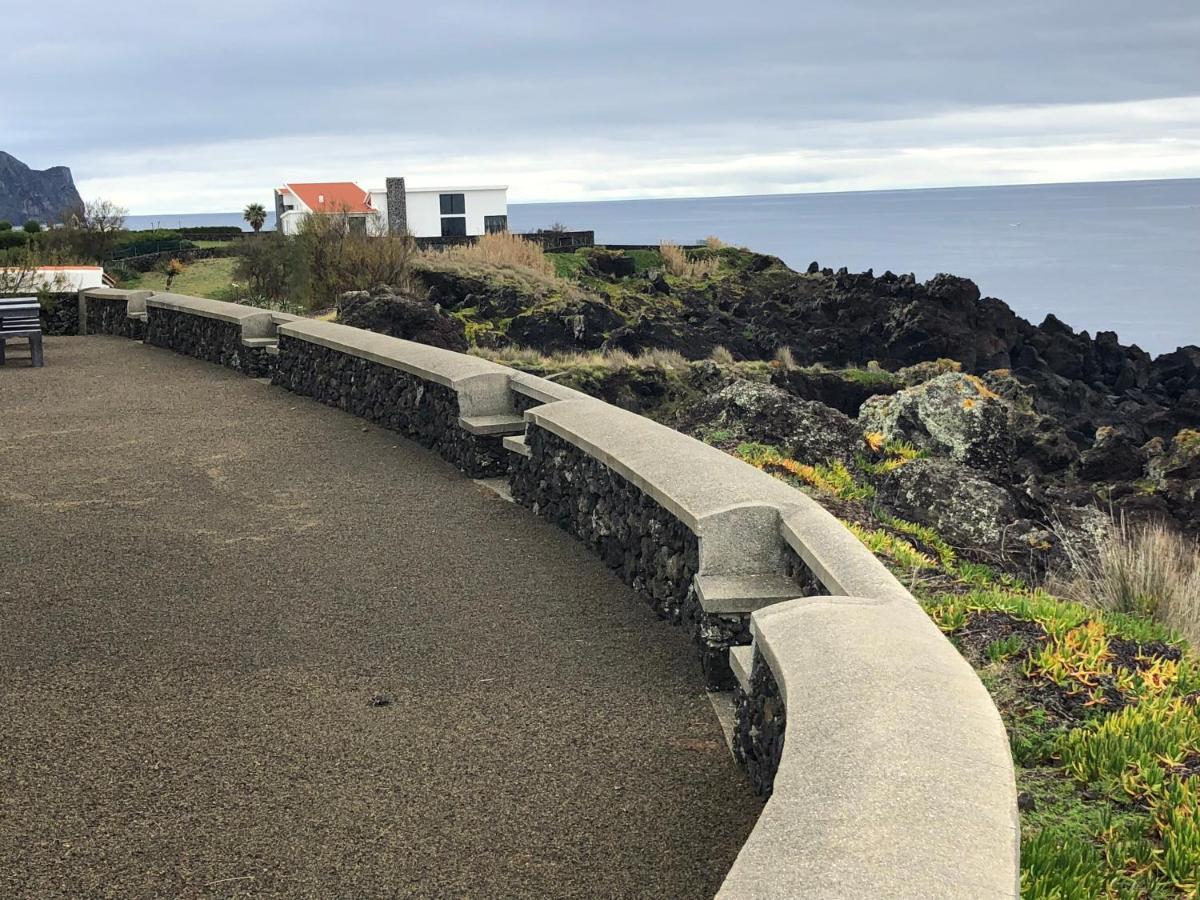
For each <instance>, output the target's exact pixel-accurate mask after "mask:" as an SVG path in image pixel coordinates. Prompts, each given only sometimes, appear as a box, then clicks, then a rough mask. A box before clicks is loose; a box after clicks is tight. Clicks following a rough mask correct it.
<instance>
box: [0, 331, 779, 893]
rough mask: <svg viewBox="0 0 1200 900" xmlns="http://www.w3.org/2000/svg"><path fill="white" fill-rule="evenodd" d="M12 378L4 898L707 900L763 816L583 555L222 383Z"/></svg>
mask: <svg viewBox="0 0 1200 900" xmlns="http://www.w3.org/2000/svg"><path fill="white" fill-rule="evenodd" d="M18 356H19V353H13V354H11V356H10V362H9V365H8V366H7V367H5V368H3V369H0V474H2V478H0V897H4V898H9V897H37V898H47V897H104V896H112V897H122V898H125V897H240V896H278V897H356V898H358V897H408V896H413V897H451V896H474V897H501V896H506V897H507V896H513V897H515V896H539V897H634V896H644V897H675V896H678V897H704V896H710V895H711V894H712V893H713V892H714V891H715V890H716V888H717V887H718V886H719V884H720V882H721V879H722V877H723V875H724V873H725V872H726V871H727V869H728V867H729V865H730V864H731V863H732V861H733V858H734V856H735V855H736V853H737V849H738V847H739V846H740V845H741V844H742V842H743V841H744V840H745V838H746V835H747V834H748V833H749V830H750V828H751V827H752V826H753V823H754V820H755V818H756V817H757V815H758V812H759V810H760V808H761V807H760V804H759V803H758V801H757V800H755V799H754V798H753V796H752V794H751V792H750V790H749V787H748V785H747V782H746V780H745V778H744V777H743V775H742V774H741V772H740V771H739V770H738V769H737V767H736V765H735V764H734V762H733V761H732V759H731V758H730V756H729V753H728V751H727V750H726V748H725V746H724V743H723V741H722V738H721V734H720V730H719V727H718V725H717V722H716V720H715V718H714V716H713V713H712V709H711V707H710V705H709V703H708V700H707V698H706V697H705V694H704V691H703V689H702V687H701V681H700V675H699V670H698V667H697V664H696V661H695V658H694V655H693V650H692V648H691V646H690V645H689V643H688V642H687V641H686V640H685V638H684V636H683V634H682V633H681V632H680V631H679V630H677V629H672V628H671V627H670V626H667V625H665V624H663V623H661V622H659V621H657V620H656V619H655V618H654V617H653V616H652V614H651V613H650V612H649V611H648V610H647V608H646V607H645V605H644V603H643V602H642V601H641V600H640V599H639V598H637V597H636V596H635V595H633V594H632V593H631V592H630V590H629V589H628V588H626V587H625V586H624V585H623V584H621V583H620V582H619V581H617V580H616V579H615V578H614V577H613V576H612V575H611V574H610V573H609V572H608V571H607V570H606V569H604V567H603V566H602V565H601V564H600V563H599V562H598V561H597V560H596V559H594V558H593V557H592V556H591V555H590V554H589V553H588V552H587V551H586V550H585V549H584V548H583V547H582V546H581V545H579V544H578V543H576V542H575V541H574V540H572V539H571V538H570V537H568V536H567V535H566V534H564V533H562V532H560V531H559V530H557V529H556V528H554V527H553V526H550V525H547V524H545V523H543V522H540V521H538V520H536V519H535V518H534V517H533V516H531V515H530V514H529V513H528V512H526V511H524V510H522V509H520V508H519V507H515V506H513V505H511V504H508V503H505V502H504V501H502V500H500V499H499V498H497V497H496V496H495V495H493V494H491V493H490V492H487V491H486V490H485V489H483V488H480V487H479V486H477V485H476V484H474V483H473V482H472V481H470V480H469V479H467V478H465V477H463V476H461V475H460V474H458V473H457V472H456V471H455V470H454V469H452V468H451V467H450V466H448V465H447V464H446V463H444V462H442V461H441V460H440V459H438V458H437V457H435V456H433V455H432V454H430V453H428V452H426V451H424V450H423V449H421V448H419V447H418V446H416V445H414V444H411V443H408V442H406V441H404V440H403V439H400V438H398V437H397V436H396V435H393V434H391V433H389V432H386V431H383V430H381V429H378V428H375V427H373V426H364V424H363V423H362V422H361V421H360V420H357V419H354V418H351V417H350V416H347V415H345V414H343V413H340V412H338V411H336V410H332V409H328V408H326V407H323V406H320V405H318V404H316V403H313V402H311V401H308V400H305V399H302V398H297V397H295V396H292V395H290V394H287V393H286V392H284V391H282V390H280V389H277V388H273V387H271V386H269V385H266V384H264V383H262V382H259V381H254V380H250V379H247V378H244V377H242V376H239V375H236V374H234V373H232V372H229V371H226V370H223V369H221V368H219V367H217V366H212V365H208V364H205V363H201V362H197V361H194V360H191V359H187V358H184V357H180V356H176V355H174V354H171V353H169V352H167V351H163V350H156V349H153V348H149V347H143V346H142V345H140V344H136V343H132V342H129V341H126V340H123V339H120V338H108V337H101V336H95V337H87V338H58V339H48V340H47V341H46V367H45V368H44V369H40V370H39V369H29V368H24V365H25V364H24V361H23V360H19V359H17V358H16V357H18ZM373 698H378V699H379V702H380V704H381V705H373V703H372V700H373Z"/></svg>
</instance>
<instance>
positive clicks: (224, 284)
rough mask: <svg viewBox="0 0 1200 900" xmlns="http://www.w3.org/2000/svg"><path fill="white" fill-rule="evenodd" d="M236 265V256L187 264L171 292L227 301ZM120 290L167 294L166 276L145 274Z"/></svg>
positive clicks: (172, 286)
mask: <svg viewBox="0 0 1200 900" xmlns="http://www.w3.org/2000/svg"><path fill="white" fill-rule="evenodd" d="M236 265H237V259H236V258H234V257H223V258H219V259H198V260H196V261H195V262H191V263H185V264H184V267H183V271H182V272H181V273H180V274H179V275H177V276H175V280H174V281H173V282H172V284H171V291H172V292H173V293H176V294H188V295H190V296H193V297H207V298H209V299H211V300H225V299H228V298H229V297H230V294H231V292H232V285H233V270H234V268H235V267H236ZM121 287H123V288H126V289H128V290H139V291H165V290H167V276H166V273H164V272H143V273H141V274H140V275H138V276H137V277H136V278H132V279H130V280H128V281H125V282H123V283H122V285H121Z"/></svg>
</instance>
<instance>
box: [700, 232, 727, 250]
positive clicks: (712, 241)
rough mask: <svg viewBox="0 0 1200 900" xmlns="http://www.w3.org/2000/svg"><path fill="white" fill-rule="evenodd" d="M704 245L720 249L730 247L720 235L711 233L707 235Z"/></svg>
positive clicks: (711, 248) (710, 248)
mask: <svg viewBox="0 0 1200 900" xmlns="http://www.w3.org/2000/svg"><path fill="white" fill-rule="evenodd" d="M704 246H705V247H707V248H708V249H709V250H720V249H721V248H722V247H728V246H729V245H728V244H726V243H725V242H724V241H723V240H721V239H720V238H719V237H717V236H716V235H715V234H710V235H709V236H708V237H706V238H705V239H704Z"/></svg>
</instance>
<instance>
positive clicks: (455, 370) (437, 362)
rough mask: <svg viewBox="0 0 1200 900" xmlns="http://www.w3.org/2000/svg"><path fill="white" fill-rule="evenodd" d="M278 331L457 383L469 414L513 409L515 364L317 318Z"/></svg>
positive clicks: (465, 412) (463, 408)
mask: <svg viewBox="0 0 1200 900" xmlns="http://www.w3.org/2000/svg"><path fill="white" fill-rule="evenodd" d="M279 334H281V335H283V336H286V337H290V338H294V339H296V340H300V341H307V342H308V343H310V344H318V345H320V346H322V347H328V348H329V349H330V350H336V351H338V352H339V353H345V354H348V355H350V356H356V357H358V358H359V359H366V360H370V361H371V362H375V363H379V364H380V365H384V366H390V367H391V368H393V369H399V370H401V371H403V372H408V373H409V374H410V375H416V376H417V377H418V378H423V379H425V380H426V381H432V382H434V383H435V384H440V385H443V386H445V387H448V388H452V389H453V390H454V391H455V392H456V393H457V394H458V395H459V411H460V413H461V414H462V415H464V416H474V415H499V414H502V413H505V412H510V411H511V410H512V403H511V398H510V395H509V379H510V377H511V375H512V369H509V368H508V367H507V366H501V365H499V364H497V363H494V362H489V361H488V360H486V359H481V358H479V357H478V356H471V355H470V354H467V353H455V352H454V351H453V350H443V349H441V348H440V347H430V346H428V345H427V344H418V343H415V342H414V341H406V340H402V339H401V338H395V337H391V336H390V335H386V334H379V333H377V332H374V331H365V330H363V329H362V328H354V327H352V326H349V325H339V324H338V323H336V322H320V321H317V320H315V319H300V320H297V321H294V322H287V323H285V324H282V325H280V326H279Z"/></svg>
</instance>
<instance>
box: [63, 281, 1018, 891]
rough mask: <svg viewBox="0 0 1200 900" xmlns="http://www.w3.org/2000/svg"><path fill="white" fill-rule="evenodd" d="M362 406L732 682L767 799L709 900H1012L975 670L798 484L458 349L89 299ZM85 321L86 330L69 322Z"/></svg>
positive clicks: (202, 350)
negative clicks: (595, 570)
mask: <svg viewBox="0 0 1200 900" xmlns="http://www.w3.org/2000/svg"><path fill="white" fill-rule="evenodd" d="M123 318H124V319H125V320H133V321H141V322H142V323H143V324H144V330H145V334H146V341H147V342H148V343H154V344H156V345H158V346H161V347H166V348H169V349H172V350H176V351H178V352H182V353H187V354H189V355H192V356H197V357H199V358H202V359H208V360H210V361H213V362H217V363H220V364H223V365H227V366H230V367H231V368H234V369H236V370H238V371H242V372H245V373H247V374H252V375H262V374H264V373H270V375H271V377H272V380H273V381H274V382H275V383H276V384H278V385H280V386H282V387H285V388H287V389H288V390H291V391H294V392H296V393H299V394H304V395H307V396H311V397H313V398H315V399H317V400H319V401H321V402H323V403H328V404H330V405H333V406H337V407H339V408H342V409H345V410H347V411H348V412H351V413H354V414H355V415H359V416H363V417H365V418H368V419H371V420H372V421H375V422H378V423H379V424H381V425H383V426H385V427H388V428H391V429H393V430H395V431H398V432H400V433H402V434H405V435H408V436H410V437H413V438H414V439H416V440H419V441H421V442H422V443H424V444H425V445H426V446H429V447H431V448H433V449H435V450H437V451H438V452H439V453H440V454H441V455H442V456H444V457H445V458H447V459H448V460H450V461H451V462H453V463H455V464H456V465H458V466H459V467H460V468H461V469H463V470H464V471H466V472H468V473H470V474H473V475H484V476H500V475H503V476H505V477H507V478H508V480H509V482H510V485H511V488H512V492H513V496H514V498H515V499H516V500H517V501H518V502H520V503H522V504H523V505H525V506H527V507H529V508H530V509H531V510H532V511H533V512H534V513H536V514H538V515H541V516H545V517H547V518H549V519H551V520H553V521H554V522H556V523H557V524H559V525H560V526H562V527H563V528H565V529H567V530H568V531H571V532H572V533H574V534H576V535H577V536H579V537H580V539H582V540H583V541H585V542H586V543H587V544H588V545H589V546H591V547H592V548H593V549H594V550H595V551H596V552H597V553H598V554H599V555H600V556H601V558H602V559H603V560H604V561H605V562H606V563H607V564H608V565H609V566H610V567H612V568H613V569H614V571H616V572H617V574H618V575H620V576H621V577H622V578H623V579H624V580H625V581H627V582H629V583H630V584H632V585H634V586H635V587H636V588H637V589H638V590H640V591H641V592H642V593H643V594H644V595H645V596H646V597H647V599H648V600H649V602H650V603H651V604H652V605H653V606H654V608H655V609H656V610H657V611H658V612H659V614H660V615H662V616H664V617H665V618H667V619H670V620H672V621H675V622H677V623H679V624H681V625H683V626H684V627H685V628H687V629H688V630H689V631H690V633H691V635H692V638H693V640H695V642H696V644H697V648H698V651H699V656H700V660H701V664H702V667H703V670H704V673H705V677H706V679H707V681H708V684H709V686H710V687H712V688H715V689H719V688H724V687H733V688H734V690H735V704H736V710H737V715H736V725H735V739H734V751H735V755H736V756H737V757H738V759H739V760H740V761H741V762H742V763H743V764H744V765H745V767H746V769H747V772H748V774H749V775H750V779H751V782H752V783H753V784H754V785H755V787H756V789H758V790H759V791H760V792H762V793H763V794H766V795H768V796H769V797H770V799H769V801H768V803H767V805H766V807H765V809H764V812H763V814H762V817H761V818H760V819H759V822H758V824H757V825H756V827H755V829H754V831H753V833H752V834H751V836H750V839H749V840H748V841H747V843H746V845H745V846H744V847H743V849H742V851H741V853H740V855H739V856H738V858H737V861H736V862H735V864H734V866H733V868H732V869H731V870H730V872H729V875H728V877H727V878H726V880H725V883H724V885H723V887H722V889H721V892H720V894H719V896H720V897H725V898H742V897H747V898H749V897H763V898H766V897H834V896H836V897H864V898H865V897H870V898H877V897H911V898H934V897H946V898H951V897H953V898H959V897H970V898H985V897H987V898H990V897H1016V896H1017V895H1018V877H1019V835H1018V821H1017V809H1016V791H1015V786H1014V780H1013V771H1012V761H1011V758H1010V755H1009V750H1008V740H1007V735H1006V733H1005V730H1004V727H1003V723H1002V722H1001V720H1000V716H999V714H998V712H997V710H996V708H995V706H994V704H993V703H992V701H991V698H990V697H989V696H988V694H987V691H986V690H985V689H984V687H983V685H982V684H981V683H980V681H979V679H978V677H977V676H976V675H975V673H974V671H973V670H972V669H971V667H970V665H969V664H968V663H967V662H966V661H965V660H963V658H962V657H961V656H960V655H959V654H958V653H957V652H956V651H955V650H954V648H953V647H952V646H951V644H950V643H949V641H947V640H946V638H945V637H944V636H943V635H942V634H941V632H940V631H939V630H938V629H937V628H936V626H934V625H933V623H932V622H931V621H930V620H929V618H928V617H927V616H926V615H925V613H924V612H923V611H922V610H921V608H920V606H919V605H918V604H917V603H916V601H915V600H914V599H913V597H912V596H911V595H910V594H909V593H908V591H906V590H905V589H904V588H903V587H902V586H901V585H900V584H899V582H897V581H896V579H895V578H894V577H893V576H892V575H891V573H890V572H888V570H887V569H886V568H885V567H884V566H883V565H882V564H881V563H880V562H879V561H878V560H877V559H876V558H875V556H874V555H873V554H872V553H870V551H868V550H867V549H866V548H865V547H864V546H863V545H862V543H861V542H860V541H859V540H858V539H857V538H856V537H854V535H852V534H851V533H850V532H849V531H848V530H847V529H846V528H845V527H843V526H842V524H841V523H840V522H838V521H837V520H836V519H835V518H834V517H833V516H831V515H830V514H829V513H828V512H826V511H825V510H824V509H823V508H822V507H821V506H820V505H819V504H818V503H816V502H815V501H813V500H812V499H811V498H810V497H808V496H807V495H805V494H803V493H801V492H800V491H797V490H795V489H793V488H791V487H789V486H788V485H786V484H784V483H782V482H780V481H778V480H776V479H775V478H772V477H771V476H769V475H766V474H765V473H762V472H759V471H758V470H756V469H754V468H752V467H750V466H747V465H745V464H743V463H741V462H740V461H738V460H736V459H734V458H732V457H730V456H728V455H727V454H725V453H722V452H721V451H719V450H716V449H714V448H712V447H709V446H707V445H705V444H703V443H700V442H699V441H695V440H693V439H691V438H689V437H687V436H686V435H683V434H680V433H679V432H676V431H673V430H672V429H670V428H666V427H664V426H662V425H659V424H657V423H654V422H651V421H649V420H648V419H645V418H643V417H641V416H638V415H635V414H633V413H629V412H626V411H624V410H621V409H617V408H615V407H612V406H609V405H608V404H606V403H603V402H601V401H599V400H595V399H593V398H590V397H587V396H586V395H583V394H581V393H579V392H577V391H573V390H571V389H569V388H564V387H562V386H561V385H558V384H555V383H554V382H552V381H548V380H546V379H542V378H536V377H534V376H530V375H526V374H523V373H519V372H516V371H514V370H512V369H509V368H507V367H504V366H500V365H497V364H495V363H491V362H488V361H486V360H482V359H478V358H476V357H472V356H468V355H464V354H459V353H453V352H451V351H447V350H440V349H436V348H432V347H427V346H424V345H421V344H414V343H411V342H408V341H402V340H398V339H396V338H391V337H387V336H385V335H380V334H375V333H372V332H367V331H362V330H360V329H356V328H350V327H347V326H344V325H337V324H333V323H328V322H317V321H313V320H308V319H299V318H297V317H295V316H286V315H281V314H278V313H270V312H265V311H263V310H257V309H252V308H249V307H243V306H239V305H237V304H229V303H218V302H216V301H210V300H199V299H196V298H189V297H182V296H179V295H161V294H156V295H149V296H147V295H145V294H144V293H143V294H135V293H131V292H121V291H108V290H104V291H85V292H83V293H81V295H80V322H81V330H90V331H100V332H104V333H110V334H124V335H127V336H137V334H138V331H139V329H138V327H137V326H131V325H130V324H129V323H128V322H127V321H123ZM85 323H86V325H87V328H86V329H85V328H84V325H85Z"/></svg>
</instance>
